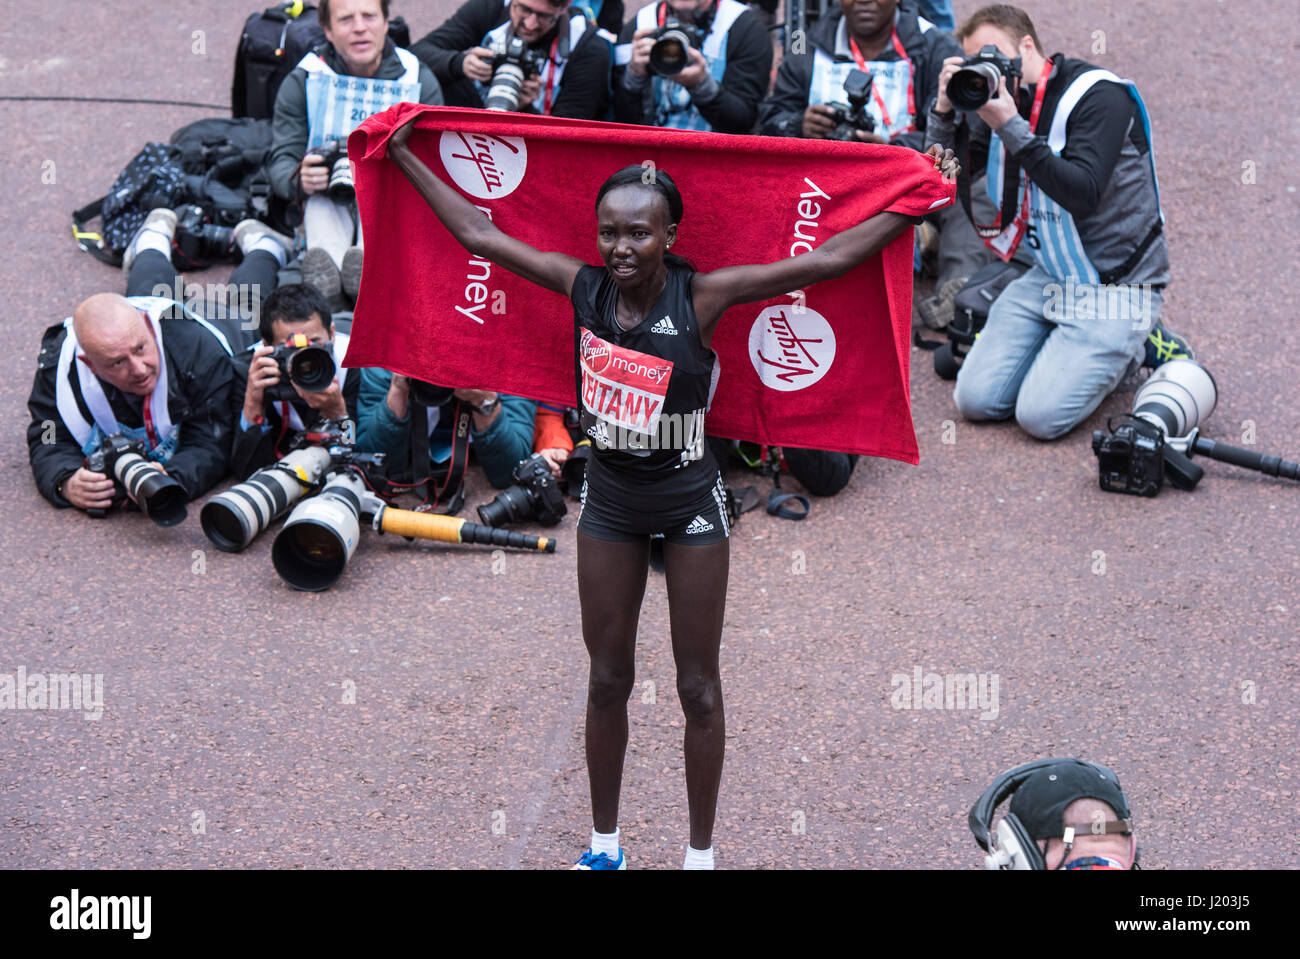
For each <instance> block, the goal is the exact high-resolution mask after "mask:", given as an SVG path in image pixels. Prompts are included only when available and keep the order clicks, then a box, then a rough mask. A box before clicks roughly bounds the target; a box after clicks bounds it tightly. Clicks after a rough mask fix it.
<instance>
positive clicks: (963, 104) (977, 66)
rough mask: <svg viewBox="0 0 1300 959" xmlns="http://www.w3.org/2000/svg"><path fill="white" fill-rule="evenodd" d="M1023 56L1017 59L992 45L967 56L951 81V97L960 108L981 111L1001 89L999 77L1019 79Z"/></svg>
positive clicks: (1009, 82) (956, 106)
mask: <svg viewBox="0 0 1300 959" xmlns="http://www.w3.org/2000/svg"><path fill="white" fill-rule="evenodd" d="M1020 76H1021V73H1020V58H1019V57H1016V58H1015V59H1014V60H1013V59H1011V58H1010V57H1008V56H1007V55H1006V54H1004V53H1002V52H1001V51H1000V50H998V48H997V47H995V46H994V45H993V44H991V43H990V44H988V45H986V46H983V47H980V52H979V53H977V54H975V55H974V56H971V57H967V58H966V60H965V62H964V63H962V65H961V69H959V70H958V71H957V72H956V73H954V74H953V75H952V79H951V80H949V81H948V99H949V100H950V101H951V102H952V105H953V107H955V108H956V109H958V110H978V109H979V108H980V107H982V106H984V104H986V103H988V102H989V100H991V99H992V98H993V97H994V96H996V95H997V92H998V78H999V77H1006V78H1007V87H1008V88H1010V86H1011V81H1012V80H1015V79H1019V78H1020Z"/></svg>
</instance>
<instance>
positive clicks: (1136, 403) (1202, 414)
mask: <svg viewBox="0 0 1300 959" xmlns="http://www.w3.org/2000/svg"><path fill="white" fill-rule="evenodd" d="M1218 401H1219V393H1218V390H1217V389H1216V388H1215V385H1214V377H1212V376H1211V375H1210V372H1209V370H1207V369H1206V368H1205V367H1203V366H1201V364H1200V363H1197V362H1196V361H1195V360H1190V359H1187V358H1185V357H1184V358H1180V359H1176V360H1170V361H1169V362H1168V363H1162V364H1161V365H1160V366H1159V367H1157V368H1156V370H1155V372H1153V373H1152V374H1151V375H1150V376H1149V377H1148V378H1147V381H1146V382H1145V383H1143V384H1142V386H1141V387H1139V389H1138V391H1137V393H1135V394H1134V395H1133V415H1134V416H1136V417H1137V418H1138V419H1142V420H1146V421H1147V422H1148V423H1151V424H1152V425H1153V426H1155V427H1157V428H1158V429H1161V430H1163V431H1164V433H1165V435H1166V436H1173V437H1182V436H1186V435H1187V434H1188V433H1190V432H1191V431H1192V430H1194V429H1196V428H1197V427H1198V426H1200V425H1201V424H1202V423H1204V422H1205V421H1206V420H1207V419H1208V418H1209V416H1210V414H1211V413H1213V412H1214V407H1215V405H1216V404H1217V403H1218Z"/></svg>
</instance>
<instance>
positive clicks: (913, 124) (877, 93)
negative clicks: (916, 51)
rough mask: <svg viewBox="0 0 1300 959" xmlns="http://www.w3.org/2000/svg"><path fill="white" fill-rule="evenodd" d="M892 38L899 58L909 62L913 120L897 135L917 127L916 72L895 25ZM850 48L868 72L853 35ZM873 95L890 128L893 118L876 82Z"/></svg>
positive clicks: (908, 76)
mask: <svg viewBox="0 0 1300 959" xmlns="http://www.w3.org/2000/svg"><path fill="white" fill-rule="evenodd" d="M890 39H891V40H892V41H893V44H894V50H895V51H897V53H898V57H899V59H900V60H902V61H903V62H904V63H906V64H907V115H908V116H909V117H911V122H909V123H908V124H907V126H906V127H904V128H903V129H901V130H899V131H898V132H897V133H895V134H894V136H897V135H898V133H911V132H912V131H913V130H915V129H916V93H915V92H914V90H913V88H912V76H913V73H914V71H913V70H912V58H911V57H909V56H908V55H907V51H906V50H904V49H903V43H902V41H901V40H899V39H898V28H897V27H894V28H893V30H892V31H891V33H890ZM849 49H850V50H852V51H853V59H854V60H856V61H857V63H858V69H859V70H861V71H862V72H863V73H868V72H869V71H868V70H867V60H866V58H865V57H864V56H863V55H862V51H861V50H859V49H858V42H857V41H856V40H854V39H853V37H851V36H850V37H849ZM871 95H872V96H874V97H875V98H876V106H878V107H880V119H881V120H883V121H884V122H885V129H886V130H888V129H889V128H890V127H891V126H893V120H891V119H890V116H889V109H888V108H887V107H886V106H885V99H884V97H882V96H881V95H880V91H879V90H877V89H876V86H875V84H872V86H871ZM891 139H892V137H891Z"/></svg>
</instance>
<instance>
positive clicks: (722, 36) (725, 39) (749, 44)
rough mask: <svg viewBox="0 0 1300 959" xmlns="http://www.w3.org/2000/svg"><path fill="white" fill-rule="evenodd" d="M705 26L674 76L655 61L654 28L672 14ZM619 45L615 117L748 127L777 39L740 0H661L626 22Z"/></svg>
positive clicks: (720, 128)
mask: <svg viewBox="0 0 1300 959" xmlns="http://www.w3.org/2000/svg"><path fill="white" fill-rule="evenodd" d="M670 17H671V18H674V19H676V20H679V21H681V22H683V23H686V24H690V25H692V26H694V27H696V28H698V29H699V30H701V31H703V33H704V38H703V41H702V42H701V44H700V49H697V48H696V47H695V46H694V45H692V46H691V47H689V49H688V50H687V58H688V59H687V64H686V67H685V69H683V70H682V71H681V72H680V73H677V74H674V75H673V76H671V77H662V76H656V75H655V73H654V71H653V70H652V69H651V67H650V51H651V49H652V48H653V47H654V43H655V40H654V36H653V34H654V33H655V32H656V31H657V30H658V29H659V28H660V27H661V26H664V25H665V24H666V22H667V20H668V19H669V18H670ZM618 42H619V45H618V47H616V48H615V50H614V77H613V83H614V118H615V119H616V120H618V121H619V122H621V123H640V124H645V125H647V126H656V127H669V128H672V129H676V130H704V131H709V130H712V131H715V132H717V133H749V132H750V131H751V130H752V129H753V128H754V121H755V120H756V119H757V117H758V105H759V103H760V102H761V101H762V99H763V97H764V96H765V95H766V94H767V88H768V84H769V83H770V82H771V76H772V41H771V39H770V38H769V37H768V35H767V29H766V28H765V27H764V26H763V21H762V20H761V19H760V18H759V16H758V14H757V13H755V12H754V11H753V10H751V9H750V8H749V7H747V6H745V5H744V4H742V3H738V2H737V0H661V2H659V3H651V4H649V5H648V6H645V7H642V8H641V9H640V10H639V11H638V12H637V15H636V18H635V19H633V20H632V21H631V22H630V23H628V24H626V25H625V26H624V27H623V31H622V33H620V34H619V37H618Z"/></svg>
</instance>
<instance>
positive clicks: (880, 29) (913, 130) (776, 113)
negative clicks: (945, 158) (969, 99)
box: [759, 0, 961, 150]
mask: <svg viewBox="0 0 1300 959" xmlns="http://www.w3.org/2000/svg"><path fill="white" fill-rule="evenodd" d="M898 6H899V4H898V0H840V3H839V9H838V10H834V11H831V12H830V14H829V15H828V16H826V17H823V18H821V19H820V20H818V21H817V23H816V25H815V26H814V27H813V28H812V29H811V30H809V31H808V47H809V49H808V51H807V52H806V53H796V54H790V55H787V56H786V57H785V59H784V60H782V61H781V66H780V69H778V70H777V73H776V87H775V88H774V89H773V91H772V95H771V96H770V97H769V98H768V99H767V100H765V101H764V102H763V105H762V106H761V107H760V108H759V121H760V123H761V124H762V127H761V132H762V133H766V134H769V135H772V136H787V137H793V136H803V137H814V138H818V139H822V138H829V139H848V138H850V137H851V138H853V139H857V140H861V141H864V142H866V143H893V144H896V145H898V146H906V147H910V148H912V149H913V150H923V149H924V148H925V120H926V116H927V114H928V113H929V108H930V104H931V103H932V102H933V101H934V99H935V97H936V95H937V94H938V88H939V71H940V69H942V67H943V62H944V59H945V58H947V57H950V56H955V55H957V54H959V53H960V52H961V48H960V47H959V46H958V45H957V41H956V40H955V39H953V37H952V36H951V35H950V34H946V33H944V32H943V31H941V30H939V29H937V28H936V27H935V26H934V24H932V23H930V22H929V21H928V20H925V19H923V18H921V17H919V16H917V15H916V14H915V13H913V12H911V11H910V10H905V9H904V10H900V9H898ZM855 69H856V70H861V71H863V72H864V73H866V74H868V75H869V76H870V77H871V85H870V87H869V91H868V92H869V95H868V97H867V101H866V106H865V110H866V113H867V114H868V116H869V117H870V120H871V128H870V129H869V128H868V127H867V125H865V124H861V125H859V126H858V128H857V129H856V130H853V129H850V130H844V131H840V132H838V133H837V125H840V124H842V123H843V122H844V120H845V116H844V114H846V113H847V112H848V111H847V109H846V107H847V106H848V104H847V103H846V90H845V81H846V79H847V78H848V77H849V75H850V74H851V73H852V71H854V70H855Z"/></svg>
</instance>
